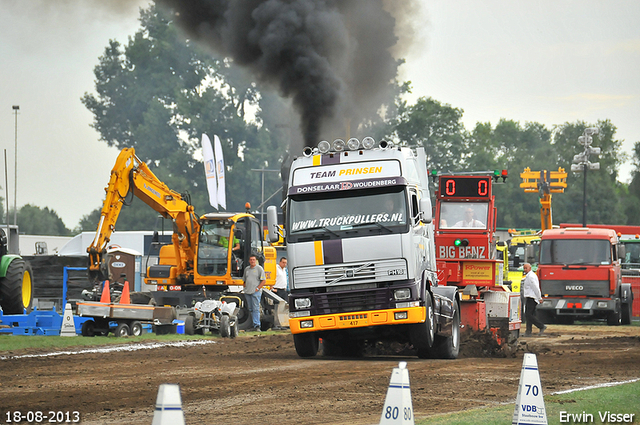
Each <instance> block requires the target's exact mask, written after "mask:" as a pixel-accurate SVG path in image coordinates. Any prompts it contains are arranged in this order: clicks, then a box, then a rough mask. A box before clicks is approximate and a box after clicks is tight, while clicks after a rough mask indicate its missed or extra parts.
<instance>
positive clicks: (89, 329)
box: [81, 320, 96, 336]
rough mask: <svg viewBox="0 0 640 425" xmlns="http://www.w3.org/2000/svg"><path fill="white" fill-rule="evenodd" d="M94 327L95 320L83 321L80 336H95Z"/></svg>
mask: <svg viewBox="0 0 640 425" xmlns="http://www.w3.org/2000/svg"><path fill="white" fill-rule="evenodd" d="M95 328H96V322H94V321H93V320H87V321H85V322H84V323H82V331H81V334H82V336H95V335H96V333H95Z"/></svg>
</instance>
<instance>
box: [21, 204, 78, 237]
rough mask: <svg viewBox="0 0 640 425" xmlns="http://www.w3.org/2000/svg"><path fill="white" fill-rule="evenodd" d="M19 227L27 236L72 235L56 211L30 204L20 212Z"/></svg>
mask: <svg viewBox="0 0 640 425" xmlns="http://www.w3.org/2000/svg"><path fill="white" fill-rule="evenodd" d="M18 226H19V229H20V233H23V234H27V235H52V236H69V235H71V231H70V230H69V229H67V227H66V226H65V225H64V222H63V221H62V219H61V218H60V217H58V214H57V213H56V212H55V211H53V210H50V209H49V208H47V207H45V208H40V207H36V206H33V205H30V204H27V205H24V206H23V207H22V208H20V209H19V210H18Z"/></svg>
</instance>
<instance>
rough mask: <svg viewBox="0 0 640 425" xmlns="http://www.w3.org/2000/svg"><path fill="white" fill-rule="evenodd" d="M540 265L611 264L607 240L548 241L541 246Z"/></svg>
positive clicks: (609, 247) (544, 241)
mask: <svg viewBox="0 0 640 425" xmlns="http://www.w3.org/2000/svg"><path fill="white" fill-rule="evenodd" d="M540 264H562V265H572V264H591V265H606V264H611V244H610V243H609V241H607V240H593V239H592V240H589V239H547V240H543V241H542V242H541V244H540Z"/></svg>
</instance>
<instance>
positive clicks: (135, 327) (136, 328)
mask: <svg viewBox="0 0 640 425" xmlns="http://www.w3.org/2000/svg"><path fill="white" fill-rule="evenodd" d="M131 335H133V336H140V335H142V323H140V322H138V321H137V320H135V321H133V322H131Z"/></svg>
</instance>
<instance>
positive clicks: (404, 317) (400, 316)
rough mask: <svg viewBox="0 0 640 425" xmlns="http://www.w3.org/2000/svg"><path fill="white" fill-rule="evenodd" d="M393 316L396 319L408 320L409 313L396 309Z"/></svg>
mask: <svg viewBox="0 0 640 425" xmlns="http://www.w3.org/2000/svg"><path fill="white" fill-rule="evenodd" d="M393 317H394V319H396V320H407V318H408V317H409V314H408V313H407V312H406V311H396V312H395V313H393Z"/></svg>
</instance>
